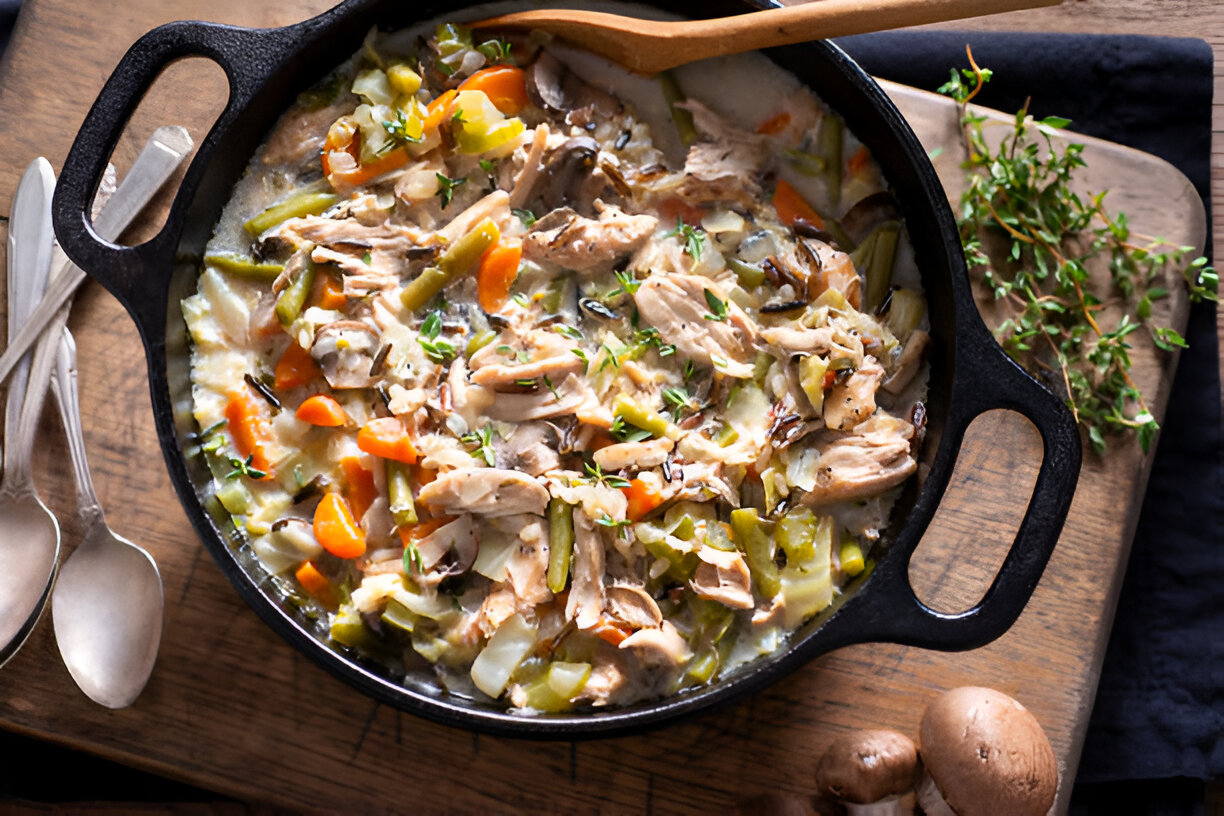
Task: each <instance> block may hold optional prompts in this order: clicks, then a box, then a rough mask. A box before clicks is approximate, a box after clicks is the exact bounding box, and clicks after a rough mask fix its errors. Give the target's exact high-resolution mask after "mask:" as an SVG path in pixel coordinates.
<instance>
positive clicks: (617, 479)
mask: <svg viewBox="0 0 1224 816" xmlns="http://www.w3.org/2000/svg"><path fill="white" fill-rule="evenodd" d="M582 468H583V470H585V471H586V472H587V475H586V477H585V480H586V481H587V482H590V483H591V484H593V485H603V486H604V487H614V488H617V489H620V488H622V487H628V486H629V480H628V479H625V478H623V477H621V476H617V475H615V474H612V473H604V472H603V468H601V467H600V466H599V463H598V462H595V463H591V462H583V463H582Z"/></svg>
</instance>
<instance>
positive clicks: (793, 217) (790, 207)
mask: <svg viewBox="0 0 1224 816" xmlns="http://www.w3.org/2000/svg"><path fill="white" fill-rule="evenodd" d="M773 205H774V209H775V210H777V211H778V218H779V219H781V221H782V223H783V224H786V225H787V226H788V227H789V226H793V225H794V223H795V222H796V221H798V220H799V219H803V220H804V221H806V222H808V223H809V224H811V225H812V226H814V227H823V226H824V219H823V218H821V217H820V214H819V213H817V212H816V211H815V210H814V209H812V205H811V204H809V203H807V201H806V200H804V198H803V196H801V195H799V191H798V190H796V189H795V188H794V187H792V186H791V185H790V184H789V183H788V182H787V181H786V179H778V186H777V188H776V189H775V190H774V196H773Z"/></svg>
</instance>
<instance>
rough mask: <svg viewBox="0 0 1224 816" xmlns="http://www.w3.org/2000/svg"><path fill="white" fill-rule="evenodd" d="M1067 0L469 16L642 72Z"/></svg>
mask: <svg viewBox="0 0 1224 816" xmlns="http://www.w3.org/2000/svg"><path fill="white" fill-rule="evenodd" d="M1060 2H1062V0H812V2H803V3H796V4H794V5H790V6H784V7H781V8H771V9H765V10H763V11H754V12H750V13H747V14H737V15H733V16H730V17H719V18H715V19H710V20H676V21H667V22H660V21H658V20H641V19H637V18H633V17H623V16H621V15H618V14H607V13H604V12H595V11H571V10H568V9H536V10H531V11H523V12H515V13H512V14H504V15H499V16H497V17H493V18H490V19H486V20H481V21H479V22H475V23H470V24H469V25H471V26H472V27H473V28H506V27H515V28H524V27H530V28H534V29H538V30H540V31H546V32H548V33H551V34H555V35H557V36H559V37H562V38H564V39H566V40H569V41H570V42H572V43H573V44H575V45H579V46H582V47H583V48H586V49H587V50H590V51H594V52H595V53H597V54H601V55H603V56H605V57H607V58H608V59H610V60H612V61H613V62H616V63H619V64H620V65H623V66H625V67H626V68H628V69H630V70H632V71H636V72H638V73H642V74H653V73H657V72H659V71H664V70H666V69H668V68H675V67H676V66H678V65H684V64H685V63H689V62H694V61H696V60H700V59H707V58H709V57H721V56H725V55H727V54H739V53H743V52H745V51H756V50H758V49H761V48H770V47H772V46H778V45H792V44H794V43H800V42H807V41H810V40H822V39H828V38H830V37H845V36H849V35H851V34H865V33H867V32H871V31H883V30H886V29H893V28H905V27H908V26H916V25H925V24H928V23H938V22H945V21H948V20H959V19H963V18H966V17H981V16H984V15H987V14H998V13H1001V12H1005V11H1019V10H1022V9H1028V8H1035V7H1037V6H1053V5H1058V3H1060Z"/></svg>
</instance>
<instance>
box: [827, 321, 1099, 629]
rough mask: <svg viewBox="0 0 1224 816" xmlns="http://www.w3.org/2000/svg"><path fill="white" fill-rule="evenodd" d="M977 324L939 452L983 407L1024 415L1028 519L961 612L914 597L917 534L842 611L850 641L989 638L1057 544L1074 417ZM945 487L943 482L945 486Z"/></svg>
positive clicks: (1068, 487)
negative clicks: (1030, 453)
mask: <svg viewBox="0 0 1224 816" xmlns="http://www.w3.org/2000/svg"><path fill="white" fill-rule="evenodd" d="M972 322H973V323H976V325H975V326H973V327H970V326H963V327H962V332H964V333H963V335H962V336H963V337H966V338H967V340H968V342H965V343H964V344H963V345H964V348H963V352H962V357H963V358H962V359H960V360H958V361H957V373H956V381H955V383H954V386H953V393H954V397H953V405H954V407H953V410H952V415H951V416H950V417H949V419H948V425H947V427H946V429H945V430H944V434H945V436H946V437H947V436H948V435H950V436H951V438H950V439H948V440H947V441H948V442H950V443H951V444H946V445H945V446H943V450H946V451H950V453H948V454H947V456H948V458H953V457H955V455H956V453H955V452H956V451H957V450H959V449H960V446H961V443H962V441H963V438H964V435H965V431H966V430H967V429H968V427H969V425H970V423H972V422H973V420H974V419H975V418H976V417H977V416H979V415H980V414H982V413H984V412H986V411H989V410H993V409H996V408H1004V409H1009V410H1013V411H1016V412H1018V413H1020V414H1022V415H1023V416H1025V417H1027V418H1028V419H1029V420H1030V421H1031V422H1032V423H1033V424H1034V425H1035V426H1036V428H1037V430H1038V431H1039V432H1040V434H1041V439H1042V446H1043V458H1042V462H1041V469H1040V471H1039V472H1038V474H1037V482H1036V484H1035V486H1034V488H1033V494H1032V497H1031V498H1030V500H1029V505H1028V507H1027V508H1026V510H1025V514H1024V518H1023V519H1022V520H1021V522H1020V526H1019V529H1018V531H1017V532H1016V537H1015V539H1014V540H1013V542H1012V545H1011V548H1010V549H1009V550H1008V552H1007V556H1006V557H1005V558H1004V560H1003V564H1002V566H1001V567H1000V568H999V571H998V574H997V575H996V576H995V579H994V581H993V583H991V585H990V588H989V589H988V590H987V591H986V594H985V595H984V596H983V597H982V599H981V600H980V601H979V602H978V603H977V605H976V606H974V607H972V608H970V609H968V610H965V611H963V612H959V613H955V614H946V613H943V612H938V611H936V610H934V609H931V608H930V607H928V606H926V605H925V604H924V603H922V601H920V600H919V599H918V597H917V596H916V595H915V594H914V591H913V587H912V586H911V585H910V582H909V560H910V557H911V556H912V555H913V549H914V548H915V547H916V546H917V543H918V541H917V539H918V537H917V536H916V537H915V539H914V544H913V545H911V548H910V551H909V552H908V553H906V554H905V557H904V558H894V559H888V560H887V563H886V565H883V566H882V568H881V569H877V571H876V573H875V574H873V575H872V576H871V580H870V581H868V582H867V584H866V585H865V586H864V587H863V592H862V593H860V595H859V596H856V597H855V598H854V600H855V601H858V600H860V599H861V600H862V603H861V604H857V603H856V604H855V606H856V607H857V608H856V610H855V614H854V615H853V616H845V619H846V621H847V622H849V621H850V620H851V619H853V625H852V627H848V628H847V630H846V631H845V632H844V634H843V636H844V637H845V638H846V640H845V641H844V642H853V641H865V640H875V641H892V642H895V643H903V644H906V645H911V646H920V647H923V648H930V649H942V650H946V651H958V650H963V649H973V648H977V647H978V646H982V645H984V644H986V643H989V642H990V641H992V640H994V639H995V638H997V637H999V636H1000V635H1002V634H1003V633H1004V632H1005V631H1007V629H1008V628H1009V627H1010V626H1011V625H1012V624H1013V623H1014V622H1015V621H1016V618H1018V617H1019V616H1020V613H1021V611H1023V609H1024V607H1025V605H1026V604H1027V603H1028V601H1029V598H1030V597H1031V596H1032V594H1033V590H1034V589H1035V588H1036V586H1037V581H1038V580H1039V579H1040V578H1041V573H1042V571H1043V570H1044V569H1045V565H1046V563H1047V562H1048V561H1049V558H1050V555H1051V553H1052V552H1053V550H1054V545H1055V544H1056V543H1057V541H1058V535H1059V532H1060V531H1061V530H1062V526H1063V522H1064V521H1065V520H1066V517H1067V513H1068V511H1069V509H1070V507H1071V499H1072V495H1073V493H1074V490H1075V484H1076V481H1077V479H1078V477H1079V469H1080V458H1081V442H1080V437H1079V431H1078V430H1077V428H1076V426H1075V420H1074V419H1073V417H1072V415H1071V412H1070V410H1069V409H1068V408H1067V407H1066V406H1065V405H1064V404H1063V403H1062V402H1061V401H1060V400H1059V399H1057V398H1056V397H1055V396H1054V395H1053V394H1051V393H1050V392H1048V391H1047V390H1046V389H1045V388H1043V387H1042V386H1041V385H1040V384H1038V383H1037V381H1036V380H1034V379H1033V378H1032V377H1030V376H1029V375H1028V374H1027V373H1025V371H1024V370H1023V369H1022V368H1020V366H1018V365H1017V364H1016V363H1015V362H1014V361H1013V360H1012V359H1011V358H1009V357H1008V356H1007V355H1006V354H1005V353H1004V352H1003V350H1002V349H1001V348H1000V347H999V346H998V344H997V343H996V342H995V341H994V338H993V337H991V336H990V334H989V333H988V332H987V331H986V329H985V327H984V326H983V325H982V324H981V323H980V321H978V318H977V315H976V314H974V315H973V320H972ZM965 329H968V331H965ZM943 464H946V468H944V470H943V472H944V473H946V474H950V473H951V470H952V464H953V462H947V463H943ZM940 465H941V463H936V465H935V466H934V468H940ZM945 478H946V477H945ZM942 489H943V486H942V485H940V486H939V492H940V493H942ZM929 518H930V516H929V515H928V516H927V520H929ZM881 573H883V574H881ZM839 617H841V616H839ZM864 618H866V619H864ZM830 623H833V621H830ZM851 628H853V629H855V630H857V632H851V631H849V630H850V629H851ZM834 639H840V638H838V637H837V636H836V635H835V636H834Z"/></svg>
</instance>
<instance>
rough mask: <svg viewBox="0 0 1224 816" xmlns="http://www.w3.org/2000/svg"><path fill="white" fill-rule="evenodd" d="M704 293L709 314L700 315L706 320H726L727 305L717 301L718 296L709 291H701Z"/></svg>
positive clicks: (724, 302)
mask: <svg viewBox="0 0 1224 816" xmlns="http://www.w3.org/2000/svg"><path fill="white" fill-rule="evenodd" d="M702 291H704V292H705V301H706V304H707V305H708V306H709V307H710V313H709V314H707V315H702V317H704V318H705V319H706V320H715V321H719V322H721V321H723V320H726V319H727V303H726V301H723V300H719V299H718V296H717V295H715V294H714V293H713V292H711V291H710V290H709V289H704V290H702Z"/></svg>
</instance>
